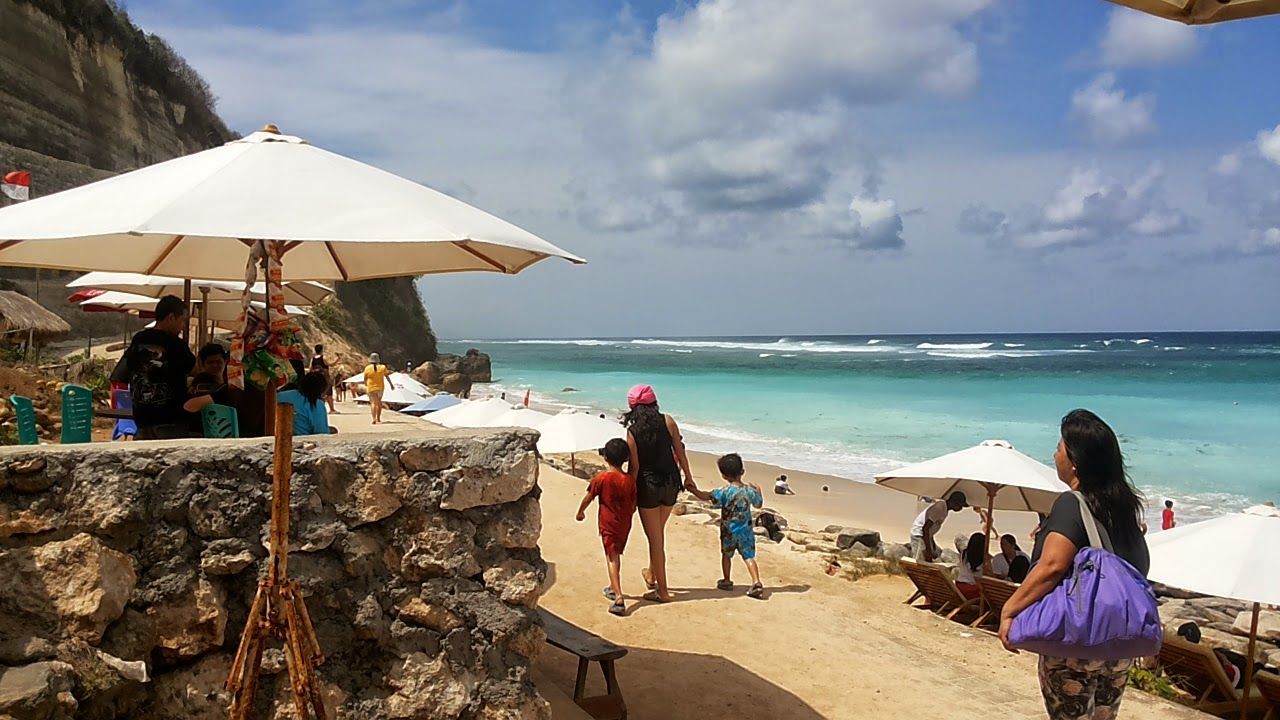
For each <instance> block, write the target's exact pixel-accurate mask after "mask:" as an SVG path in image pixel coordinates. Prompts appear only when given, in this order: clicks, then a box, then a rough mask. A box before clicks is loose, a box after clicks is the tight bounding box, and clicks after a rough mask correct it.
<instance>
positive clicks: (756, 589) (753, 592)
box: [747, 583, 764, 600]
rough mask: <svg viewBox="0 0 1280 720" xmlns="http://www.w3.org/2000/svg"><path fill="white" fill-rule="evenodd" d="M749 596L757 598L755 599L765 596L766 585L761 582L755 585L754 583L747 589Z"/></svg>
mask: <svg viewBox="0 0 1280 720" xmlns="http://www.w3.org/2000/svg"><path fill="white" fill-rule="evenodd" d="M747 597H749V598H755V599H757V600H761V599H763V598H764V586H763V585H761V584H760V583H756V584H755V585H752V586H751V589H750V590H748V591H747Z"/></svg>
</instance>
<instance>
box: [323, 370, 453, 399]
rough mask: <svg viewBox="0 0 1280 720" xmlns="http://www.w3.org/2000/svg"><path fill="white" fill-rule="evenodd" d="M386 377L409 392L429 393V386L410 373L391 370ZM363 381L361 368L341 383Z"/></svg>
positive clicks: (360, 382) (424, 394) (356, 383)
mask: <svg viewBox="0 0 1280 720" xmlns="http://www.w3.org/2000/svg"><path fill="white" fill-rule="evenodd" d="M387 379H388V380H390V381H391V384H392V385H395V386H396V387H403V388H406V389H408V390H409V391H410V392H412V393H414V394H417V395H421V396H423V397H424V398H426V397H429V396H430V395H431V389H430V388H428V387H427V386H426V385H423V384H422V383H420V382H418V381H417V380H415V379H414V378H413V376H412V375H409V374H407V373H402V372H393V373H391V374H390V375H388V376H387ZM363 383H364V371H363V370H361V371H360V372H358V373H356V374H355V375H352V376H351V377H349V378H347V379H346V380H343V381H342V384H343V385H360V384H363Z"/></svg>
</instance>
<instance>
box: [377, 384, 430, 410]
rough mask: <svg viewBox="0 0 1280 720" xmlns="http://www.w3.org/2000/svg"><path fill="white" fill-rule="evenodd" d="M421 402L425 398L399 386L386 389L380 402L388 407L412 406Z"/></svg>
mask: <svg viewBox="0 0 1280 720" xmlns="http://www.w3.org/2000/svg"><path fill="white" fill-rule="evenodd" d="M423 400H426V398H424V397H422V396H421V395H419V394H418V393H416V392H414V391H412V390H410V389H409V388H406V387H403V386H400V385H397V386H396V387H395V388H394V389H392V388H388V389H386V390H384V391H383V393H382V402H384V403H386V404H388V405H413V404H414V403H420V402H422V401H423Z"/></svg>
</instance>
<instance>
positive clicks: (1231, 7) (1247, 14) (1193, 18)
mask: <svg viewBox="0 0 1280 720" xmlns="http://www.w3.org/2000/svg"><path fill="white" fill-rule="evenodd" d="M1111 2H1113V3H1115V4H1117V5H1124V6H1126V7H1131V8H1133V9H1135V10H1140V11H1142V12H1144V13H1148V14H1151V15H1155V16H1156V17H1162V18H1165V19H1166V20H1176V21H1178V22H1180V23H1185V24H1187V25H1205V24H1208V23H1220V22H1226V21H1227V20H1243V19H1245V18H1253V17H1261V16H1263V15H1271V14H1274V13H1280V0H1111Z"/></svg>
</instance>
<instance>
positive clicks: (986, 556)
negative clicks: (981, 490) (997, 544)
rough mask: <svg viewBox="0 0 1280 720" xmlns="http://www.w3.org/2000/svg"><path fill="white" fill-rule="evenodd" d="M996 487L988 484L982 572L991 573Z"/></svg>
mask: <svg viewBox="0 0 1280 720" xmlns="http://www.w3.org/2000/svg"><path fill="white" fill-rule="evenodd" d="M995 507H996V489H995V488H994V487H992V486H987V518H986V522H985V523H983V524H984V525H986V527H984V528H983V529H982V537H983V548H982V574H984V575H990V574H991V527H992V526H993V525H994V524H995Z"/></svg>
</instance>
